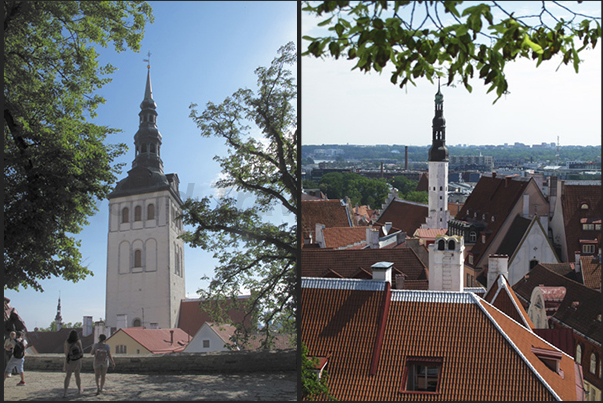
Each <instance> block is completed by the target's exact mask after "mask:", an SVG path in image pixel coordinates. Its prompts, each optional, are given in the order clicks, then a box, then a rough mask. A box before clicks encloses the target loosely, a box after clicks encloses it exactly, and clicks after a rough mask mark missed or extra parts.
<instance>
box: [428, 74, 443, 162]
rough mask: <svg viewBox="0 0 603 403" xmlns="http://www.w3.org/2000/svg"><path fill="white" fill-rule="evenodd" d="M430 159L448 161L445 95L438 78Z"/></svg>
mask: <svg viewBox="0 0 603 403" xmlns="http://www.w3.org/2000/svg"><path fill="white" fill-rule="evenodd" d="M429 161H448V148H446V119H444V95H442V92H441V91H440V79H439V78H438V92H437V93H436V95H435V116H434V118H433V121H432V139H431V148H430V149H429Z"/></svg>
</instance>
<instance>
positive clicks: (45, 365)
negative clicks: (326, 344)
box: [24, 349, 297, 374]
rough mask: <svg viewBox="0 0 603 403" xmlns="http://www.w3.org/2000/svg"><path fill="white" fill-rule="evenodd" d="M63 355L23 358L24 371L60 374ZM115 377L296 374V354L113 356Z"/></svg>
mask: <svg viewBox="0 0 603 403" xmlns="http://www.w3.org/2000/svg"><path fill="white" fill-rule="evenodd" d="M64 357H65V356H64V355H63V354H36V355H33V354H32V355H27V356H25V364H24V370H25V372H26V373H27V371H62V370H63V362H64ZM93 359H94V357H92V356H90V355H86V356H85V357H84V358H83V360H84V361H83V363H82V372H93V369H92V360H93ZM114 360H115V369H109V372H118V373H135V374H147V373H161V374H204V373H206V374H214V373H252V372H281V371H297V364H296V351H295V350H293V349H291V350H278V351H219V352H214V353H176V354H156V355H155V354H146V355H142V354H140V355H136V354H117V355H114Z"/></svg>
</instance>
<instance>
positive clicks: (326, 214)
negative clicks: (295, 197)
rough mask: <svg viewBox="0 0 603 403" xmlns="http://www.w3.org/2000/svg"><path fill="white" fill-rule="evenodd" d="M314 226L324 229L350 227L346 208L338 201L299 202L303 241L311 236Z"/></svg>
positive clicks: (313, 235)
mask: <svg viewBox="0 0 603 403" xmlns="http://www.w3.org/2000/svg"><path fill="white" fill-rule="evenodd" d="M316 224H324V225H325V227H326V228H331V227H351V226H352V223H351V221H350V217H349V213H348V211H347V207H346V206H345V205H342V204H341V201H340V200H331V199H329V200H304V201H302V202H301V226H302V236H303V239H307V238H309V237H310V235H312V238H313V239H316V238H315V234H314V231H315V230H316Z"/></svg>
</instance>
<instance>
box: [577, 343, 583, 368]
mask: <svg viewBox="0 0 603 403" xmlns="http://www.w3.org/2000/svg"><path fill="white" fill-rule="evenodd" d="M575 360H576V362H577V363H578V364H582V345H581V344H580V343H578V344H576V358H575Z"/></svg>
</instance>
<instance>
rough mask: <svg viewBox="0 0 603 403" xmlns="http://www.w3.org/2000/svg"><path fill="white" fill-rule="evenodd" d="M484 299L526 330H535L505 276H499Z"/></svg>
mask: <svg viewBox="0 0 603 403" xmlns="http://www.w3.org/2000/svg"><path fill="white" fill-rule="evenodd" d="M483 298H484V300H486V301H487V302H488V303H490V304H491V305H493V306H495V307H496V308H498V309H499V310H500V311H502V312H504V313H505V314H506V315H507V316H509V317H510V318H511V319H513V320H515V321H516V322H517V323H519V324H520V325H522V326H524V327H525V328H526V329H530V330H533V329H534V328H535V326H534V323H532V320H531V319H530V317H529V316H528V313H527V312H526V310H525V309H524V308H523V305H522V304H521V301H520V300H519V298H517V295H515V291H513V288H512V287H511V285H510V284H509V281H508V280H507V278H506V277H505V276H503V275H499V276H498V277H497V278H496V281H495V282H494V284H492V287H491V288H490V289H489V290H488V292H486V295H484V297H483Z"/></svg>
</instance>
